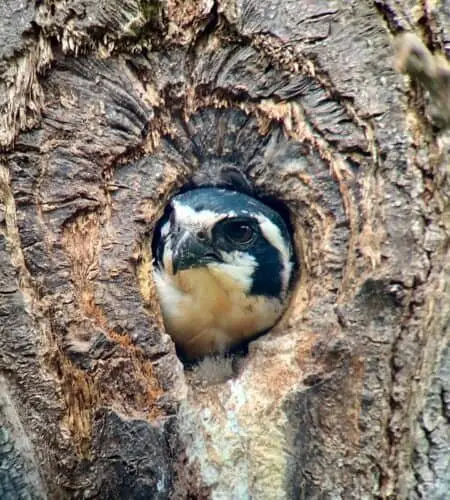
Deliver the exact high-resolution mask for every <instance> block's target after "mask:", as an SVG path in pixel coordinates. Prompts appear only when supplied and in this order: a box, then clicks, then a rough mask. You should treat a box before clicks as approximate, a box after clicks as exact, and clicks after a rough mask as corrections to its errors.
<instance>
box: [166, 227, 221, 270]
mask: <svg viewBox="0 0 450 500" xmlns="http://www.w3.org/2000/svg"><path fill="white" fill-rule="evenodd" d="M218 261H219V262H220V261H221V258H220V255H219V254H218V253H217V251H215V250H214V248H213V247H212V245H211V242H210V241H200V240H199V239H198V238H197V237H196V236H194V235H193V234H192V233H190V232H189V231H183V232H182V233H181V234H180V236H179V238H178V241H176V242H175V246H174V249H173V251H172V266H173V273H174V274H176V273H177V272H178V271H183V270H185V269H190V268H193V267H203V266H206V265H207V264H210V263H211V262H218Z"/></svg>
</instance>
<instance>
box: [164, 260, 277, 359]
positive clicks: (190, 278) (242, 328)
mask: <svg viewBox="0 0 450 500" xmlns="http://www.w3.org/2000/svg"><path fill="white" fill-rule="evenodd" d="M228 271H229V270H223V271H222V270H221V269H218V268H215V269H214V268H213V269H208V268H206V267H205V268H195V269H188V270H185V271H180V272H178V273H177V274H176V275H165V277H164V278H159V279H158V281H159V282H160V283H159V284H158V281H157V284H158V286H159V288H165V291H164V290H160V291H161V292H162V293H160V296H161V304H162V308H163V312H164V316H165V321H166V327H167V329H168V331H169V333H170V334H171V335H172V336H173V337H174V339H175V341H176V342H178V343H180V344H181V345H184V346H185V347H186V349H188V350H189V349H190V347H192V349H194V350H195V351H202V350H216V349H219V350H221V348H226V347H228V346H229V345H231V344H234V343H236V342H239V341H241V340H244V339H245V338H248V337H250V336H252V335H254V334H256V333H259V332H261V331H263V330H265V329H267V328H269V327H271V326H272V325H273V323H274V321H275V320H276V319H277V318H278V316H279V315H280V312H281V307H282V306H281V304H280V301H278V300H277V299H270V298H267V297H263V296H251V295H247V293H246V292H247V290H246V288H247V286H246V284H245V281H242V280H241V281H236V280H235V279H233V277H232V276H230V274H229V272H228ZM162 282H164V283H162ZM164 297H166V299H165V298H164ZM208 346H209V347H208Z"/></svg>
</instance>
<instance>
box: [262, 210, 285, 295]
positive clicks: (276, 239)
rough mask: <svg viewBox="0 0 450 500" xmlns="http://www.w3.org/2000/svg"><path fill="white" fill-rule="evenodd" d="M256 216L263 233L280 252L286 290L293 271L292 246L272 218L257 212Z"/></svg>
mask: <svg viewBox="0 0 450 500" xmlns="http://www.w3.org/2000/svg"><path fill="white" fill-rule="evenodd" d="M255 218H256V220H257V221H258V223H259V227H260V229H261V232H262V233H263V235H264V237H265V238H266V240H267V241H268V242H269V243H271V244H272V245H273V246H274V247H275V248H276V249H277V250H278V252H279V253H280V256H281V263H282V265H283V271H282V282H283V283H282V284H283V292H286V291H287V288H288V285H289V280H290V277H291V271H292V260H291V258H292V251H291V247H290V245H289V244H285V241H284V239H283V236H282V235H281V231H280V229H279V228H278V226H276V225H275V224H274V223H273V222H272V221H271V220H270V219H268V218H267V217H266V216H265V215H260V214H257V215H256V216H255Z"/></svg>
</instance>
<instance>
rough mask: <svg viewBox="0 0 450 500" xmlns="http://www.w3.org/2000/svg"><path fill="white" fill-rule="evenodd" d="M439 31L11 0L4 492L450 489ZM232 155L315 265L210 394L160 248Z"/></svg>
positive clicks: (263, 4) (397, 494) (403, 15)
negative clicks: (190, 199) (175, 205)
mask: <svg viewBox="0 0 450 500" xmlns="http://www.w3.org/2000/svg"><path fill="white" fill-rule="evenodd" d="M449 19H450V16H449V5H448V2H446V1H444V2H417V3H414V2H411V1H408V0H401V1H400V0H398V1H395V2H394V1H391V0H385V1H381V0H378V1H373V2H372V1H364V2H362V1H358V0H350V1H344V0H340V1H339V0H336V1H324V0H319V1H315V2H310V1H306V0H303V1H301V0H299V1H297V2H283V1H281V0H262V1H257V0H235V1H230V0H217V1H215V2H214V1H212V0H211V1H208V0H203V1H202V2H187V1H182V0H178V1H175V0H168V1H167V2H158V1H157V0H154V1H152V0H123V1H117V0H112V1H110V2H99V1H94V0H73V1H72V2H55V1H51V0H41V1H39V2H37V1H36V2H31V1H25V0H6V1H5V0H4V1H3V2H2V3H1V4H0V109H1V116H0V144H1V145H2V148H3V153H2V154H1V155H0V207H1V210H0V223H1V226H0V228H1V230H0V259H1V263H2V266H1V269H0V316H1V319H2V321H1V325H0V381H1V386H0V419H1V420H0V424H1V425H0V498H2V499H3V500H6V499H16V498H33V499H43V498H49V499H63V498H98V499H119V498H120V499H122V498H123V499H141V498H142V499H143V498H159V499H165V498H214V499H228V498H230V499H231V498H233V499H247V498H248V499H249V498H254V499H284V498H286V499H291V498H306V499H316V498H317V499H319V498H324V499H328V498H330V499H331V498H333V499H336V498H342V499H347V498H358V499H359V498H400V499H402V498H411V499H416V498H426V499H444V498H446V495H448V491H449V488H450V471H449V461H450V458H449V457H450V454H449V453H450V452H449V432H450V431H449V426H448V418H449V416H450V349H449V348H448V333H449V318H450V283H449V282H450V279H449V274H450V272H449V271H450V265H449V260H450V259H449V227H450V216H449V192H450V191H449V170H448V168H449V167H448V156H447V153H448V151H447V150H448V144H449V142H450V141H449V140H448V132H446V130H445V128H443V127H445V126H446V123H448V121H450V120H448V121H446V119H447V118H448V116H449V114H446V113H447V111H446V110H448V109H450V104H449V102H450V101H448V100H447V101H446V98H447V99H449V98H448V96H450V91H449V84H448V82H449V81H450V78H448V75H449V74H450V71H449V67H448V63H447V62H446V61H445V58H441V59H438V58H436V57H434V56H433V55H432V54H431V53H429V52H428V51H427V49H426V48H425V46H424V45H422V42H423V43H424V44H425V45H426V46H428V48H429V49H430V50H431V52H435V53H437V52H439V51H444V53H445V50H447V51H449V50H450V34H449V32H448V30H447V31H446V26H447V28H448V25H449ZM405 30H407V31H411V32H415V33H416V35H418V37H419V38H420V40H422V42H420V41H419V39H416V42H414V43H416V45H414V43H413V44H412V45H408V44H406V45H405V43H403V45H402V44H401V47H400V49H399V50H400V51H399V54H400V55H399V56H398V57H399V58H400V59H399V60H397V65H398V67H399V68H400V69H403V70H404V71H406V72H409V73H410V74H411V77H409V76H405V75H402V74H400V73H397V72H396V71H395V70H394V69H393V54H394V50H393V48H392V41H393V39H394V37H395V36H396V35H397V34H399V33H400V32H401V31H405ZM411 47H412V49H411ZM405 51H406V52H405ZM405 53H406V55H405ZM417 61H419V63H420V64H419V69H417V64H416V65H415V66H414V68H415V69H414V68H413V69H411V67H412V65H414V64H415V63H417ZM413 63H414V64H413ZM424 75H425V76H424ZM446 96H447V97H446ZM433 109H434V110H438V111H439V112H440V113H441V115H442V116H443V117H444V120H441V122H439V123H440V125H439V124H437V123H436V121H435V120H434V118H433ZM449 113H450V112H449ZM442 116H441V118H442ZM230 164H231V165H233V166H235V167H237V168H239V169H241V170H242V171H244V172H245V173H246V175H247V176H248V177H249V178H250V179H251V181H252V182H253V183H254V184H255V186H256V189H257V190H259V191H260V192H263V193H266V194H267V195H269V196H272V197H274V198H277V199H279V200H280V201H281V202H283V203H284V204H285V205H286V207H287V208H288V209H289V212H290V215H291V219H292V224H293V227H294V229H295V237H296V243H297V254H298V257H299V260H300V263H301V264H300V271H299V273H298V274H299V276H298V282H297V284H296V287H295V290H294V293H293V297H292V300H291V303H290V306H289V309H288V311H287V313H286V314H285V316H284V318H283V320H282V321H281V322H280V323H279V324H278V325H277V326H276V327H275V328H274V329H273V330H272V331H271V332H270V333H269V334H267V335H265V336H263V337H261V338H259V339H258V340H256V341H254V342H252V343H251V344H250V346H249V352H248V354H247V355H246V356H244V357H241V358H239V359H237V360H235V362H234V363H233V369H234V373H233V376H232V377H231V378H227V377H225V378H224V379H221V376H220V375H221V370H223V369H224V366H225V365H226V363H227V360H225V361H223V360H222V361H221V360H212V361H211V362H210V364H209V365H210V366H209V367H207V369H208V370H209V374H208V375H205V374H204V373H203V374H202V375H200V371H201V370H200V367H194V369H190V370H187V369H186V370H185V369H184V367H183V365H182V363H181V362H180V361H179V360H178V358H177V356H176V353H175V348H174V345H173V343H172V341H171V339H170V337H168V335H167V334H166V333H165V332H164V327H163V324H162V320H161V315H160V312H159V306H158V303H157V300H156V298H155V291H154V284H153V281H152V277H151V268H152V255H151V237H152V230H153V228H154V226H155V223H156V222H157V220H158V217H159V216H160V215H161V213H162V211H163V209H164V206H165V203H166V202H167V200H168V199H169V198H170V197H171V196H172V195H173V194H174V193H176V192H177V190H178V189H179V188H180V187H181V186H182V185H183V184H185V183H186V182H188V181H189V180H190V179H191V178H192V176H193V175H194V174H197V173H198V172H199V171H203V172H206V173H208V172H209V171H210V170H211V169H214V168H215V167H216V166H217V165H230ZM206 364H207V363H206ZM200 366H203V371H205V370H204V369H205V363H203V365H200Z"/></svg>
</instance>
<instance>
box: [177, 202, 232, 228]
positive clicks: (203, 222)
mask: <svg viewBox="0 0 450 500" xmlns="http://www.w3.org/2000/svg"><path fill="white" fill-rule="evenodd" d="M173 208H174V211H175V219H176V221H177V222H179V223H181V224H182V225H183V226H184V227H186V228H188V227H191V228H199V227H203V228H208V229H212V228H213V226H214V225H215V224H216V223H217V222H219V220H221V219H223V218H224V217H234V216H236V212H234V211H230V212H227V213H226V214H223V213H220V214H219V213H216V212H213V211H212V210H206V209H204V210H199V211H196V210H194V209H192V208H191V207H188V206H187V205H183V204H181V203H179V202H177V201H174V202H173Z"/></svg>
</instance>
